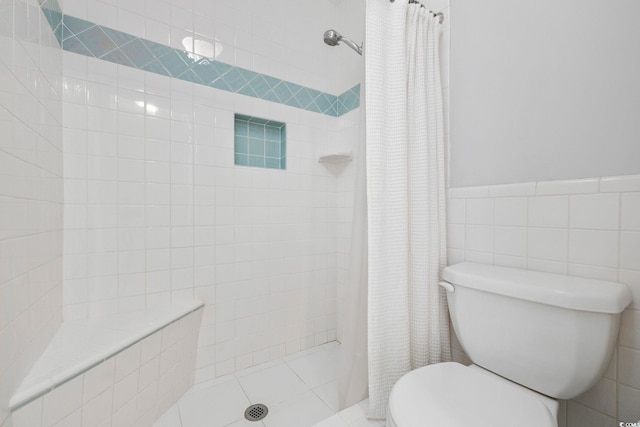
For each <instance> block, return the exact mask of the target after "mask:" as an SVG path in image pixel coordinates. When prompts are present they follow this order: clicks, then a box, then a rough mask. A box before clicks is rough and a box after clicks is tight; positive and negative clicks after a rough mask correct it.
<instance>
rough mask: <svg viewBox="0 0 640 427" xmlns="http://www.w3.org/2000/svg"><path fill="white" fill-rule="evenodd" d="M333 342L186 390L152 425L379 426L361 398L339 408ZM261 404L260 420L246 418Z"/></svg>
mask: <svg viewBox="0 0 640 427" xmlns="http://www.w3.org/2000/svg"><path fill="white" fill-rule="evenodd" d="M339 351H340V345H339V344H338V343H336V342H333V343H329V344H325V345H322V346H319V347H315V348H313V349H310V350H306V351H303V352H300V353H296V354H292V355H290V356H287V357H285V358H283V359H282V360H277V361H272V362H269V363H265V364H262V365H258V366H254V367H251V368H249V369H246V370H244V371H241V372H238V373H236V374H233V375H227V376H224V377H221V378H217V379H215V380H213V381H208V382H205V383H201V384H196V385H194V386H193V387H191V389H189V390H188V391H187V392H186V393H185V394H184V395H183V396H182V397H181V398H180V400H179V401H178V402H177V403H176V404H175V405H173V406H172V407H171V408H169V410H168V411H167V412H166V413H165V414H164V415H163V416H162V417H161V418H160V419H159V420H158V421H157V422H156V423H155V425H154V427H227V426H229V427H354V426H355V427H383V426H384V422H382V421H370V420H367V419H366V417H365V412H364V404H366V402H365V401H363V402H360V403H359V404H356V405H353V406H352V407H349V408H347V409H345V410H343V411H340V412H337V410H338V385H337V370H338V352H339ZM255 403H263V404H265V405H267V406H268V407H269V414H268V415H267V417H266V418H264V419H263V420H262V421H257V422H250V421H247V420H245V419H244V411H245V409H246V408H247V406H249V405H251V404H255Z"/></svg>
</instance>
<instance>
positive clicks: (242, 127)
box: [233, 116, 249, 137]
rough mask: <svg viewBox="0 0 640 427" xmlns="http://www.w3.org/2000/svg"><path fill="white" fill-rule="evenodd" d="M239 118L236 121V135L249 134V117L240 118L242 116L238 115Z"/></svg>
mask: <svg viewBox="0 0 640 427" xmlns="http://www.w3.org/2000/svg"><path fill="white" fill-rule="evenodd" d="M237 117H238V118H236V120H235V123H234V128H233V129H234V133H235V135H236V136H245V137H247V136H249V124H248V123H247V122H248V119H243V118H240V116H237Z"/></svg>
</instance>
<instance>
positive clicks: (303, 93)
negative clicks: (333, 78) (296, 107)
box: [295, 88, 313, 108]
mask: <svg viewBox="0 0 640 427" xmlns="http://www.w3.org/2000/svg"><path fill="white" fill-rule="evenodd" d="M295 98H296V100H297V101H298V103H299V104H300V106H301V107H302V108H306V107H307V105H309V104H311V103H312V102H313V98H312V97H311V94H310V93H309V91H308V90H307V88H302V89H300V90H299V91H298V93H296V95H295Z"/></svg>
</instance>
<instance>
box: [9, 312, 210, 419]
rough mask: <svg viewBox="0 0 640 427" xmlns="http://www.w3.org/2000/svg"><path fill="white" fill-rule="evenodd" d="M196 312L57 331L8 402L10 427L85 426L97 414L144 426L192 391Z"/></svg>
mask: <svg viewBox="0 0 640 427" xmlns="http://www.w3.org/2000/svg"><path fill="white" fill-rule="evenodd" d="M202 308H203V303H202V302H200V301H192V302H188V303H183V304H181V305H178V306H174V307H166V308H158V309H149V310H144V311H138V312H132V313H124V314H118V315H113V316H109V317H103V318H98V319H89V320H83V321H74V322H64V323H62V324H61V326H60V328H59V330H58V332H57V333H56V335H55V336H54V338H53V339H52V340H51V342H50V343H49V345H48V346H47V348H46V350H45V351H44V352H43V354H42V355H41V357H40V358H39V359H38V361H37V362H36V364H35V365H34V366H33V368H32V369H31V371H30V373H29V374H28V376H27V377H26V378H25V380H24V381H23V382H22V384H21V386H20V387H19V389H18V390H17V391H16V392H15V393H14V394H13V396H12V398H11V401H10V403H9V409H10V410H11V411H12V421H13V427H39V426H53V425H55V424H56V423H58V422H60V421H62V420H67V419H68V418H69V421H67V423H70V424H68V425H88V424H89V423H88V422H87V421H86V418H87V417H90V416H93V417H95V416H97V414H99V415H98V416H100V417H101V418H103V421H104V419H106V418H108V419H112V418H113V420H114V422H117V425H151V424H150V423H153V421H154V420H155V418H157V416H158V415H160V414H162V413H163V412H164V411H166V410H167V409H168V408H169V407H170V406H171V405H172V404H173V403H174V402H175V401H176V400H177V399H178V398H179V397H180V396H181V395H182V394H183V393H184V392H185V391H186V390H187V389H188V388H189V387H190V386H191V385H192V384H193V378H194V373H195V355H196V349H197V340H198V331H199V327H200V321H201V317H202ZM103 394H104V395H105V396H104V397H103ZM107 394H109V395H108V396H107ZM100 398H102V400H103V401H104V402H97V401H96V400H98V399H100ZM91 402H94V403H93V406H94V407H89V406H88V405H91ZM95 406H102V407H103V408H102V410H101V411H96V408H95ZM73 417H77V418H73ZM75 421H77V422H78V424H74V422H75ZM65 425H67V424H65ZM92 425H93V424H92ZM95 425H99V424H95ZM100 425H102V424H100ZM107 425H111V424H107ZM114 425H116V424H114Z"/></svg>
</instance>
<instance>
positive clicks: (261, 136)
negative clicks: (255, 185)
mask: <svg viewBox="0 0 640 427" xmlns="http://www.w3.org/2000/svg"><path fill="white" fill-rule="evenodd" d="M286 128H287V126H286V124H285V123H282V122H277V121H275V120H267V119H261V118H259V117H251V116H245V115H242V114H236V115H235V125H234V155H235V164H236V165H239V166H254V167H259V168H267V169H286V168H287V166H286V165H287V159H286V158H287V155H286V154H287V143H286V141H287V137H286Z"/></svg>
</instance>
